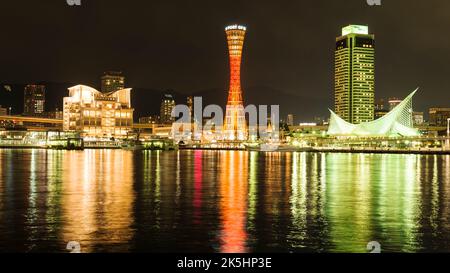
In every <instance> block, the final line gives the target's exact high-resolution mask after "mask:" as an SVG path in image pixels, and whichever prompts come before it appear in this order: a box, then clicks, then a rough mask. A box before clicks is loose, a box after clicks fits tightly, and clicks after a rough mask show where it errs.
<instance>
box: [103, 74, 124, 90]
mask: <svg viewBox="0 0 450 273" xmlns="http://www.w3.org/2000/svg"><path fill="white" fill-rule="evenodd" d="M122 89H125V77H124V76H123V75H122V72H115V71H109V72H105V73H104V74H103V76H102V89H101V90H102V93H110V92H114V91H118V90H122Z"/></svg>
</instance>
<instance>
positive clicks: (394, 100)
mask: <svg viewBox="0 0 450 273" xmlns="http://www.w3.org/2000/svg"><path fill="white" fill-rule="evenodd" d="M402 101H403V100H401V99H399V98H389V101H388V103H389V111H392V110H393V109H394V108H395V107H397V105H399V104H400V103H401V102H402Z"/></svg>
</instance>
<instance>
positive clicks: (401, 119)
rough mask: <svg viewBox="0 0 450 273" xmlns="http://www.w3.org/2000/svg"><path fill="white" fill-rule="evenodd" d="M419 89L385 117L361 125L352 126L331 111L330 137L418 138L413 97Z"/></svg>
mask: <svg viewBox="0 0 450 273" xmlns="http://www.w3.org/2000/svg"><path fill="white" fill-rule="evenodd" d="M417 90H418V89H416V90H414V92H412V93H411V94H410V95H409V96H408V97H406V98H405V99H404V100H403V101H402V102H401V103H400V104H399V105H397V106H396V107H395V108H394V109H392V111H390V112H389V113H387V114H386V115H385V116H383V117H381V118H379V119H377V120H374V121H371V122H365V123H361V124H351V123H349V122H347V121H345V120H343V119H342V118H340V117H339V116H338V115H337V114H336V113H334V112H333V111H331V110H330V112H331V118H330V126H329V128H328V134H329V135H338V136H339V135H340V136H374V137H375V136H379V137H391V136H408V137H409V136H418V135H420V133H419V131H418V130H417V129H415V128H413V120H412V112H413V111H412V97H413V96H414V94H415V93H416V92H417Z"/></svg>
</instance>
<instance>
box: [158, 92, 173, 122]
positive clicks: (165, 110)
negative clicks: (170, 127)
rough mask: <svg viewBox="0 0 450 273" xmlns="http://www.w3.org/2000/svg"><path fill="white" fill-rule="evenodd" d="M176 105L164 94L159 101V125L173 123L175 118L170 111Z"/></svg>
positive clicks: (171, 97) (170, 96)
mask: <svg viewBox="0 0 450 273" xmlns="http://www.w3.org/2000/svg"><path fill="white" fill-rule="evenodd" d="M175 106H176V103H175V99H174V98H173V96H172V95H170V94H165V95H164V96H163V99H162V101H161V109H160V118H161V123H164V124H169V123H173V122H174V121H175V118H174V117H172V110H173V109H174V108H175Z"/></svg>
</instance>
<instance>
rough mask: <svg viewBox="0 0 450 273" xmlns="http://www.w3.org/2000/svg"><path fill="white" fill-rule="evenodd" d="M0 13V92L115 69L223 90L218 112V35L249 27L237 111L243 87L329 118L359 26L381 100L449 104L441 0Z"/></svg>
mask: <svg viewBox="0 0 450 273" xmlns="http://www.w3.org/2000/svg"><path fill="white" fill-rule="evenodd" d="M0 9H1V11H2V12H1V16H0V33H1V41H0V83H17V84H18V83H20V84H25V83H32V82H41V81H48V82H70V83H82V84H86V85H91V86H94V87H97V88H98V87H99V84H100V83H99V77H100V76H101V74H102V73H103V71H107V70H121V71H123V72H124V74H125V76H126V77H127V86H128V87H134V88H136V87H140V88H147V89H149V90H150V89H151V90H164V89H173V90H175V91H176V92H179V93H181V94H191V93H194V94H195V93H197V92H202V91H204V90H220V92H223V94H221V93H220V92H219V93H217V92H216V95H217V96H216V97H217V102H215V103H218V104H222V103H224V101H225V100H226V96H227V89H228V75H229V73H228V58H227V47H226V37H225V33H224V28H225V26H226V25H229V24H234V23H239V24H244V25H246V26H247V28H248V33H247V37H246V44H245V49H244V56H243V58H244V63H243V67H242V84H243V88H244V100H245V103H246V104H251V103H255V102H254V101H249V97H250V98H252V97H256V96H255V95H251V96H250V95H249V96H246V90H247V89H248V90H252V92H253V94H257V93H258V92H261V93H264V97H265V98H266V101H265V103H267V104H270V103H273V102H279V103H280V105H281V109H283V106H284V104H286V105H287V106H286V109H288V110H286V109H284V110H285V112H286V111H289V112H293V113H294V114H296V115H297V117H299V118H303V117H305V118H310V117H312V116H316V115H323V116H325V115H326V114H327V108H333V96H334V94H333V88H334V87H333V81H334V80H333V72H334V68H333V60H334V51H333V50H334V42H335V37H336V36H338V35H339V34H340V31H341V28H342V27H343V26H345V25H348V24H367V25H369V30H370V32H371V33H373V34H375V39H376V97H377V98H387V97H393V96H397V97H404V96H406V95H407V94H408V93H409V92H411V91H412V90H414V89H415V88H416V87H420V88H421V89H420V92H419V93H418V95H417V97H416V98H415V108H416V110H420V111H427V109H428V107H431V106H438V105H443V106H450V100H449V98H450V96H449V91H450V33H449V32H450V1H448V0H421V1H419V0H383V1H382V6H381V7H373V6H369V5H367V3H366V0H340V1H338V0H309V1H306V0H292V1H284V0H277V1H274V0H272V1H264V0H241V1H233V0H227V1H221V0H179V1H175V0H162V1H159V0H129V1H125V0H121V1H118V0H82V6H81V7H70V6H68V5H67V3H66V0H45V1H31V0H14V1H2V3H1V7H0ZM255 90H256V91H255ZM258 90H260V91H258ZM0 92H6V91H5V90H3V89H2V90H1V91H0ZM13 92H18V91H16V90H14V91H13ZM61 92H64V95H65V94H66V91H65V90H64V91H61ZM15 96H16V95H15ZM17 96H19V94H17ZM0 98H1V96H0ZM270 98H278V99H279V101H276V100H275V99H274V101H270ZM296 100H298V103H297V102H296ZM309 100H310V101H311V102H313V101H314V102H315V104H310V103H308V101H309ZM8 103H10V102H9V101H7V100H5V99H3V101H1V100H0V104H2V105H8ZM258 103H260V101H258ZM311 105H314V107H312V108H311ZM304 106H305V107H304ZM306 106H309V108H308V107H306Z"/></svg>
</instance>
